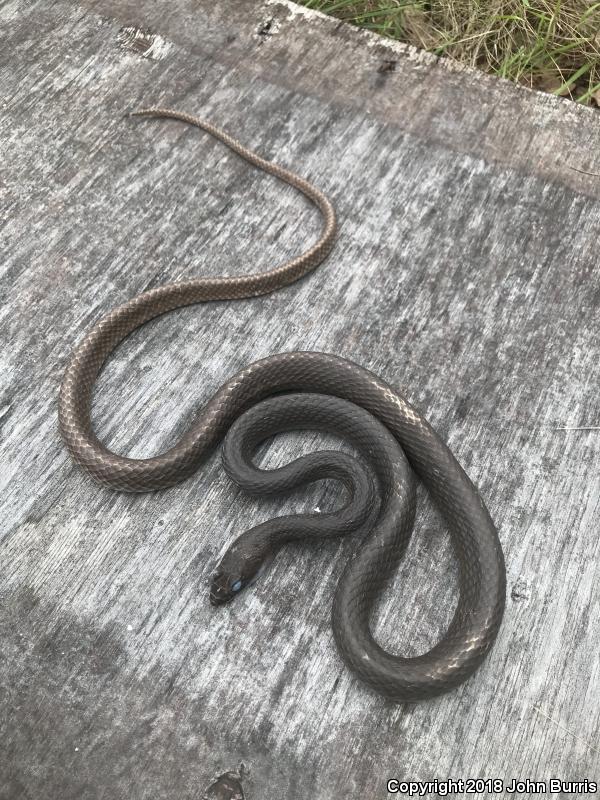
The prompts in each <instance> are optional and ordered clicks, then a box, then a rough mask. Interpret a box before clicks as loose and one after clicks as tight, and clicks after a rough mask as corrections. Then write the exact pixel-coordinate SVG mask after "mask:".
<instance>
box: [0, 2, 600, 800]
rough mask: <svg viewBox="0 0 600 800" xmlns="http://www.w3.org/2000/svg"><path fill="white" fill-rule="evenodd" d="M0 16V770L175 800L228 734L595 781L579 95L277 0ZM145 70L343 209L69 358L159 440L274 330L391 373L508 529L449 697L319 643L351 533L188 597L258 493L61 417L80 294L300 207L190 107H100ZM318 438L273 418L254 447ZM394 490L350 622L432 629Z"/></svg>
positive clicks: (107, 296)
mask: <svg viewBox="0 0 600 800" xmlns="http://www.w3.org/2000/svg"><path fill="white" fill-rule="evenodd" d="M0 24H1V28H0V30H1V35H2V43H3V47H2V49H1V51H0V148H1V150H0V163H1V164H2V168H1V172H0V203H1V209H2V212H1V213H2V219H1V238H0V252H1V256H2V257H1V259H0V264H1V269H2V278H1V280H2V284H1V285H2V299H3V302H2V305H1V307H0V330H1V331H2V340H3V348H2V351H1V355H0V358H1V366H2V372H1V375H2V386H1V394H0V422H1V424H2V455H1V460H0V476H1V486H2V491H1V493H0V504H1V509H2V510H1V534H2V545H1V551H0V552H1V565H2V568H1V571H0V598H1V605H0V626H1V631H2V635H1V639H0V641H1V642H2V644H1V646H0V687H1V692H2V705H1V710H0V714H1V735H0V756H1V757H0V776H1V777H0V796H1V797H2V798H10V800H16V798H36V800H45V799H46V798H53V799H54V798H61V800H68V799H69V798H85V800H91V799H92V798H93V799H94V800H96V799H98V800H99V799H100V798H121V797H123V798H124V797H127V798H153V800H162V799H163V798H169V800H175V799H177V800H182V799H183V798H199V797H202V796H203V794H204V791H205V789H206V787H207V786H208V785H209V784H210V783H211V781H213V780H214V779H215V777H216V776H217V775H218V774H220V773H222V772H225V771H226V770H234V769H238V768H239V765H240V762H243V764H244V766H245V770H244V775H243V780H242V783H243V786H244V790H245V793H246V796H247V798H249V800H258V798H261V800H275V798H286V800H307V798H335V799H336V800H337V799H338V798H339V799H340V800H341V798H346V797H365V798H369V799H370V798H379V797H381V798H383V797H386V796H387V791H386V780H387V779H388V778H392V777H398V778H406V779H433V778H439V779H444V778H447V777H450V776H452V777H454V778H467V777H494V778H495V777H497V778H502V779H504V780H507V781H508V780H510V779H511V778H522V779H525V778H536V779H540V780H542V779H549V778H550V777H558V778H562V779H564V780H576V779H583V778H586V777H587V778H588V779H594V778H595V779H598V778H599V777H600V757H599V750H598V737H597V733H598V730H599V725H600V705H599V703H598V700H599V680H600V662H599V658H598V645H597V643H598V638H599V636H600V600H599V595H598V591H597V586H598V580H599V578H600V558H599V550H600V542H599V537H598V510H599V509H598V453H599V450H600V431H598V430H587V431H586V430H579V431H570V430H564V429H563V428H564V427H565V426H598V425H600V409H599V402H598V383H599V380H600V368H599V357H598V356H599V346H598V345H599V340H598V312H599V306H600V280H599V277H598V276H599V273H598V270H597V269H596V261H597V252H598V238H599V232H600V218H599V214H598V211H599V205H598V198H599V196H600V177H596V176H593V175H588V174H584V173H583V172H580V171H577V170H585V171H587V172H600V152H599V150H598V133H599V130H600V117H599V116H598V115H597V114H596V113H593V112H591V111H588V110H585V109H582V108H578V107H577V106H575V105H574V104H571V103H568V102H566V101H561V100H558V99H555V98H551V97H549V96H542V95H538V94H533V93H531V92H528V91H525V90H521V89H518V88H516V87H514V86H512V85H510V84H508V83H504V82H501V81H493V80H492V79H489V78H486V77H484V76H481V75H478V74H476V73H473V72H471V71H468V70H460V69H458V68H457V67H453V66H452V65H450V64H448V63H447V62H442V61H437V60H436V59H435V58H433V57H431V56H426V55H424V54H420V53H417V52H416V51H413V50H411V49H409V48H405V47H400V46H396V45H391V44H389V43H385V42H384V41H382V40H380V39H378V38H376V37H375V36H372V35H370V34H366V33H361V32H359V31H356V30H354V29H351V28H349V27H347V26H345V25H342V24H340V23H338V22H337V21H335V20H331V19H325V18H323V17H320V16H318V15H315V14H311V13H306V12H304V11H302V10H301V9H299V8H298V7H296V6H293V5H291V4H287V3H278V2H275V3H267V4H258V3H236V2H235V0H220V2H204V3H202V2H186V1H185V0H176V2H172V3H170V4H168V5H167V4H154V3H151V2H149V0H142V1H141V2H140V1H139V0H138V1H137V2H135V3H133V2H129V3H127V2H116V1H115V2H109V0H99V1H98V2H79V3H75V4H71V3H67V2H56V3H52V4H50V3H43V2H40V3H32V2H24V0H23V2H4V3H3V4H2V5H1V6H0ZM148 29H149V30H150V31H151V34H147V35H146V36H144V35H142V33H141V31H147V30H148ZM136 32H137V33H136ZM382 62H393V64H392V67H389V66H388V67H386V69H385V70H384V71H381V70H380V67H381V64H382ZM159 102H160V103H162V104H165V105H171V106H176V107H178V108H181V109H186V110H189V111H190V112H193V113H199V114H202V115H205V116H206V117H207V118H209V119H211V120H213V121H215V122H217V123H219V124H221V125H223V126H224V127H226V128H228V129H229V130H231V131H232V132H233V133H235V134H237V135H238V136H239V137H240V138H241V139H242V140H243V141H244V142H246V143H248V144H249V145H250V146H253V147H256V148H257V149H259V150H260V151H261V152H263V153H264V154H266V155H268V156H270V157H272V158H274V159H275V160H277V161H279V162H281V163H282V164H285V165H288V166H290V167H292V168H294V169H296V170H297V171H299V172H300V173H302V174H304V175H306V176H307V177H308V178H310V179H312V180H313V181H315V182H316V183H317V184H318V185H319V186H320V187H321V188H322V189H323V190H325V191H326V192H327V193H328V194H329V195H330V196H331V197H332V199H334V201H335V204H336V206H337V209H338V211H339V216H340V222H341V231H340V236H339V242H338V244H337V246H336V248H335V251H334V253H333V254H332V256H331V257H330V258H329V260H328V261H327V263H326V264H325V265H324V266H323V267H322V268H321V269H320V270H319V271H318V272H317V273H316V274H315V275H313V276H312V277H310V278H309V279H307V280H305V281H303V282H302V283H300V284H297V285H295V286H293V287H291V288H289V289H287V290H285V291H283V292H280V293H278V294H277V295H274V296H272V297H266V298H263V299H259V300H255V301H249V302H243V303H238V304H214V305H210V306H205V307H200V308H191V309H187V310H184V311H180V312H176V313H173V314H170V315H168V316H167V317H165V318H163V319H160V320H158V321H156V322H154V323H152V324H151V325H148V326H147V327H146V328H145V329H144V330H143V331H140V332H138V333H137V334H136V335H134V336H132V337H131V339H130V340H129V341H127V342H126V343H125V344H124V346H122V347H121V348H120V350H119V352H118V354H117V355H116V357H115V358H114V359H113V360H112V361H111V363H110V365H109V366H108V368H107V369H106V371H105V373H104V375H103V377H102V379H101V381H100V386H99V391H98V394H97V402H96V405H95V412H94V413H95V421H96V424H97V428H98V431H99V433H100V435H101V436H102V437H104V438H105V439H106V440H107V441H108V442H110V444H111V445H112V446H113V447H116V448H118V449H119V450H120V451H122V452H127V453H130V454H132V455H134V456H144V455H148V454H151V453H154V452H156V451H158V450H160V449H162V448H164V447H166V446H167V445H168V444H169V442H172V441H173V440H174V438H175V437H176V436H177V434H178V433H179V432H180V431H182V430H183V429H184V428H185V426H186V425H187V421H188V420H189V418H190V416H191V415H192V414H193V413H194V410H195V409H197V408H198V407H199V406H200V405H201V404H202V403H203V401H204V400H205V399H206V398H208V397H209V396H210V394H211V392H212V391H213V389H214V388H215V387H217V386H218V385H219V384H220V383H221V382H222V381H224V380H225V379H226V378H227V377H228V376H229V375H230V374H231V373H232V372H234V371H236V370H238V369H239V368H241V367H242V366H243V365H245V364H246V363H248V362H249V361H251V360H254V359H256V358H258V357H260V356H263V355H266V354H269V353H273V352H277V351H282V350H293V349H296V348H314V349H318V350H323V351H329V352H334V353H339V354H342V355H344V356H348V357H350V358H352V359H354V360H355V361H357V362H359V363H361V364H364V365H365V366H367V367H369V368H371V369H373V370H374V371H376V372H377V373H379V374H381V375H382V376H384V377H385V378H387V379H388V380H390V381H391V382H392V383H394V384H395V385H397V386H399V387H401V388H402V389H403V390H404V391H405V392H406V394H407V395H408V397H409V398H410V399H411V400H413V401H414V402H415V403H416V404H418V405H419V407H420V408H422V409H423V410H424V411H425V412H426V414H427V415H428V417H429V419H430V420H431V421H432V423H433V424H434V425H435V426H437V428H438V429H439V430H440V431H441V432H442V434H443V435H444V436H445V437H446V438H447V440H448V441H449V443H450V444H451V446H452V448H453V449H454V451H455V452H456V454H457V456H458V457H459V459H460V460H461V461H462V463H463V464H464V465H465V467H466V468H467V470H468V472H469V473H470V475H471V477H472V478H473V479H474V481H475V482H476V483H477V484H478V485H479V487H480V488H481V491H482V494H483V496H484V497H485V498H486V500H487V502H488V504H489V507H490V510H491V511H492V514H493V516H494V518H495V519H496V521H497V523H498V525H499V529H500V532H501V538H502V542H503V545H504V548H505V553H506V560H507V567H508V578H509V598H508V605H507V612H506V619H505V623H504V626H503V628H502V631H501V635H500V638H499V640H498V642H497V645H496V646H495V648H494V650H493V652H492V653H491V655H490V658H489V660H488V661H487V662H486V664H485V665H484V667H483V668H482V669H481V670H480V672H479V673H478V674H477V675H476V676H475V677H474V678H473V679H472V680H470V681H469V682H468V683H467V684H466V685H464V686H463V687H462V688H460V689H459V690H458V691H455V692H454V693H452V694H451V695H449V696H446V697H443V698H441V699H439V700H436V701H433V702H429V703H425V704H422V705H417V706H413V707H408V706H399V707H398V706H394V705H392V704H389V703H387V702H385V701H384V700H382V699H381V698H380V697H378V696H376V695H374V694H372V693H370V692H369V691H367V690H366V689H365V688H364V687H363V686H362V685H360V684H359V683H358V682H357V681H356V680H355V679H354V678H353V677H351V675H350V674H349V673H348V671H347V670H346V669H345V668H344V666H343V665H342V663H341V662H340V660H339V658H338V656H337V654H336V652H335V649H334V643H333V640H332V636H331V632H330V627H329V612H330V605H331V599H332V592H333V589H334V586H335V581H336V579H337V577H338V575H339V574H340V571H341V569H342V566H343V563H344V561H345V559H347V558H348V557H349V555H350V554H351V552H352V550H353V548H354V547H355V546H356V541H352V540H348V541H344V542H339V543H331V542H330V543H326V544H323V546H322V547H319V548H313V549H309V548H296V549H293V550H292V549H289V550H286V551H285V552H283V553H282V554H281V555H280V557H279V558H278V560H277V562H276V564H275V565H274V566H273V568H272V569H271V570H270V572H269V574H268V575H267V576H266V577H265V578H264V579H263V580H262V581H261V583H260V584H259V585H258V586H257V587H256V589H255V590H254V591H250V592H247V593H245V595H244V596H242V597H240V598H239V599H238V600H237V601H236V602H235V603H234V604H233V605H231V606H230V607H228V608H224V609H220V610H215V609H213V608H212V607H210V606H209V604H208V602H207V582H208V579H209V575H210V573H211V570H212V568H213V566H214V565H215V562H216V560H217V558H218V555H219V553H220V551H221V550H222V548H223V547H224V545H225V543H226V542H227V541H228V540H230V539H231V537H232V536H233V535H234V534H235V533H237V532H239V531H240V530H241V529H243V528H245V527H247V526H248V524H249V522H250V521H251V520H252V521H258V520H259V519H263V518H267V517H269V516H272V515H274V514H277V513H281V511H282V507H281V504H280V503H272V502H266V503H263V504H257V503H256V502H255V501H253V500H250V499H248V498H246V497H244V496H242V495H241V494H240V492H238V491H237V490H235V489H234V488H232V486H231V485H230V484H229V483H228V481H227V479H226V478H225V477H224V475H223V473H222V471H221V468H220V461H219V458H218V457H217V456H216V455H215V457H214V458H213V459H212V461H211V462H210V463H209V464H208V465H207V466H206V468H204V469H203V471H202V473H201V474H198V475H197V476H195V477H194V478H192V479H191V480H189V481H187V482H186V483H185V484H183V485H181V486H178V487H175V488H173V489H171V490H169V491H164V492H161V493H157V494H150V495H126V494H119V493H115V492H112V491H110V490H108V489H103V488H100V487H98V486H97V485H95V484H94V483H93V482H92V481H91V480H90V479H89V478H88V477H87V476H86V475H84V474H83V473H81V472H80V471H79V470H77V469H76V468H75V467H74V466H73V465H72V463H71V461H70V460H69V458H68V456H67V454H66V452H65V450H64V448H63V446H62V444H61V442H60V439H59V437H58V433H57V426H56V397H57V391H58V386H59V382H60V378H61V374H62V371H63V368H64V365H65V361H66V359H67V357H68V354H69V352H70V350H71V348H72V347H73V345H74V344H75V342H77V340H78V339H79V338H80V337H81V335H82V332H83V331H84V330H85V329H86V328H87V327H88V326H89V325H90V324H91V323H92V322H93V321H94V320H96V319H97V318H98V317H99V315H101V314H102V313H103V312H104V311H106V310H107V309H109V308H111V307H113V306H115V305H116V304H117V303H119V302H120V301H122V300H124V299H125V298H128V297H130V296H132V295H133V294H137V293H139V292H140V291H142V290H143V289H145V288H147V287H149V286H153V285H157V284H159V283H161V282H164V281H166V280H171V279H177V278H183V277H187V276H191V275H197V274H214V275H219V274H224V273H230V274H233V273H236V274H237V273H243V272H247V271H249V270H256V269H259V268H261V267H268V266H270V265H272V264H274V263H275V262H277V261H282V260H284V259H285V258H287V257H289V256H290V255H291V254H294V253H297V252H299V251H301V250H302V248H303V247H304V246H305V245H306V243H307V242H308V240H309V239H310V237H313V236H314V235H315V232H316V230H317V225H318V219H317V215H316V213H315V212H314V211H313V210H311V209H310V208H309V207H308V206H307V204H306V203H305V202H304V200H303V199H302V198H301V197H299V196H298V195H297V194H296V193H295V192H294V191H293V190H291V189H289V188H288V187H284V186H281V185H279V184H278V183H277V182H276V181H274V180H273V179H271V178H269V177H266V176H263V175H260V174H257V173H256V172H254V171H252V170H251V169H250V168H249V167H248V166H247V165H245V164H244V163H243V162H241V161H240V160H238V159H237V158H236V157H235V156H234V155H232V154H230V153H229V152H227V151H226V150H225V149H224V148H223V147H222V146H220V145H219V144H217V143H215V142H214V141H212V140H211V139H210V138H209V137H207V136H205V135H203V134H201V133H200V132H199V131H196V130H194V129H190V128H187V127H185V126H182V125H179V124H177V123H175V122H172V123H171V122H134V121H133V120H131V119H129V118H128V117H127V116H126V114H127V112H128V111H130V110H132V109H134V108H136V107H138V106H140V105H148V104H154V103H159ZM317 441H318V437H316V436H314V437H304V438H303V440H302V442H300V441H299V440H298V439H297V437H286V438H285V439H283V440H282V441H278V442H277V443H275V444H274V446H273V447H272V448H271V450H270V451H269V456H268V460H269V461H272V463H275V462H276V461H278V460H281V459H285V458H286V456H287V455H288V454H289V453H291V452H292V451H293V452H297V451H298V448H302V447H305V448H310V447H314V446H315V443H316V442H317ZM334 490H335V487H332V486H318V487H314V488H313V489H312V490H311V491H309V492H307V493H305V494H304V495H303V496H302V497H296V498H292V499H291V500H290V501H289V502H288V503H285V504H283V510H289V509H291V508H297V507H306V506H307V504H308V506H309V507H310V506H311V505H312V506H317V505H318V506H319V507H324V506H326V504H327V503H331V502H333V497H334ZM423 500H424V502H423V503H422V511H421V513H420V519H419V528H418V532H417V534H416V536H415V539H414V542H413V545H412V546H411V549H410V553H409V555H408V558H407V559H406V562H405V564H404V566H403V568H402V569H401V572H400V574H399V575H398V577H397V579H396V580H395V582H394V584H393V586H392V587H390V589H389V591H388V592H387V594H386V602H385V603H384V604H383V606H382V609H381V613H380V615H379V618H378V623H377V631H378V635H379V636H380V638H381V640H382V641H383V642H385V644H386V645H387V646H389V647H390V648H393V649H395V650H397V651H401V652H404V653H416V652H419V651H422V650H424V649H425V648H427V647H428V645H430V644H431V643H432V642H433V641H434V640H435V639H436V636H437V635H438V634H439V632H440V631H441V630H442V629H443V627H444V625H445V624H446V623H447V621H448V619H449V618H450V615H451V612H452V607H453V601H454V598H455V590H456V580H455V572H456V570H455V565H454V564H453V561H452V557H451V554H450V551H449V545H448V541H447V536H446V534H445V533H444V531H443V527H442V525H441V524H440V521H439V519H438V518H437V516H436V515H435V513H434V512H433V511H432V510H431V509H430V508H429V505H428V503H427V501H426V498H423ZM534 707H539V708H540V710H541V712H543V713H545V714H548V715H549V716H550V717H552V719H553V720H555V722H556V723H559V724H560V725H561V726H563V728H561V727H559V726H558V725H557V724H555V722H552V721H550V720H548V719H547V718H546V717H545V716H543V715H542V713H539V712H536V711H535V709H534ZM564 728H567V729H569V730H571V731H573V732H574V733H575V734H576V736H573V735H571V734H570V733H567V732H565V730H564ZM498 796H500V795H498Z"/></svg>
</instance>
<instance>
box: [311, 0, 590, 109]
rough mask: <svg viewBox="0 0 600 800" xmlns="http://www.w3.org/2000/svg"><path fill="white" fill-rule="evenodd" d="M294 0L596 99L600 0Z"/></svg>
mask: <svg viewBox="0 0 600 800" xmlns="http://www.w3.org/2000/svg"><path fill="white" fill-rule="evenodd" d="M296 1H297V2H299V3H301V4H302V5H305V6H307V7H308V8H314V9H317V10H319V11H323V12H324V13H326V14H332V15H334V16H336V17H338V18H340V19H343V20H346V21H347V22H350V23H352V24H354V25H358V26H360V27H361V28H367V29H368V30H372V31H376V32H377V33H380V34H382V35H383V36H388V37H390V38H392V39H397V40H399V41H401V42H407V43H409V44H413V45H416V46H417V47H421V48H423V49H425V50H429V51H430V52H432V53H435V54H437V55H440V56H446V57H448V58H451V59H454V60H455V61H460V62H461V63H463V64H469V65H470V66H473V67H477V68H478V69H481V70H484V71H485V72H490V73H492V74H494V75H500V76H501V77H503V78H509V79H510V80H513V81H516V82H517V83H521V84H524V85H525V86H529V87H531V88H533V89H540V90H542V91H546V92H552V93H554V94H557V95H562V96H565V97H569V98H571V99H573V100H576V101H577V102H579V103H583V104H585V105H597V106H600V2H586V0H562V2H561V0H556V2H551V0H487V1H486V0H414V1H413V0H296Z"/></svg>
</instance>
